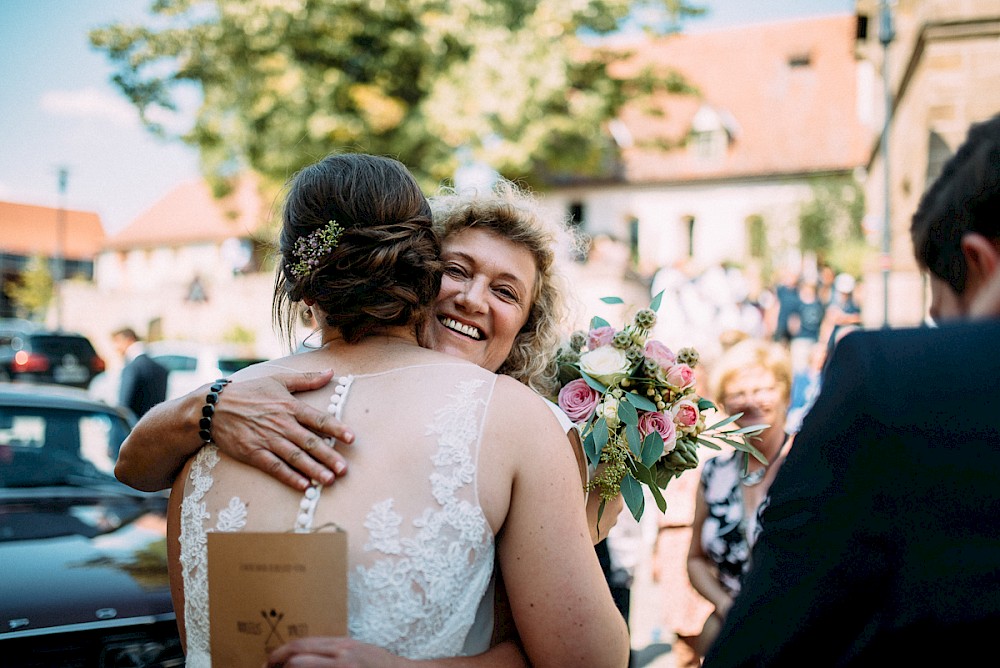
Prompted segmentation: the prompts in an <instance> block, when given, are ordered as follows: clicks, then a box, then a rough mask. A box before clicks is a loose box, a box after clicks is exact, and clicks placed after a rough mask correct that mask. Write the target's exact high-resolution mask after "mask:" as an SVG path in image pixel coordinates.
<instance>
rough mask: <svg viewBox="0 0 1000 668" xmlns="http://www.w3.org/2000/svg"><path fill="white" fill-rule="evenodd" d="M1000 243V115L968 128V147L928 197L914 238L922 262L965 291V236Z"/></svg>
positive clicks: (915, 220) (947, 165) (947, 167)
mask: <svg viewBox="0 0 1000 668" xmlns="http://www.w3.org/2000/svg"><path fill="white" fill-rule="evenodd" d="M969 232H975V233H977V234H981V235H983V236H984V237H986V238H988V239H990V240H994V241H995V240H1000V114H998V115H997V116H994V117H993V118H991V119H990V120H988V121H984V122H982V123H977V124H974V125H972V126H971V127H970V128H969V133H968V135H967V136H966V139H965V142H964V143H963V144H962V145H961V146H960V147H959V149H958V151H957V152H956V153H955V155H953V156H952V157H951V158H950V159H949V160H948V162H946V163H945V165H944V169H943V170H942V172H941V176H939V177H938V179H937V180H936V181H935V182H934V184H933V185H932V186H931V187H930V188H929V189H928V190H927V192H926V193H924V196H923V197H922V198H921V200H920V205H919V206H918V207H917V211H916V213H914V214H913V221H912V224H911V226H910V235H911V237H912V239H913V251H914V254H915V255H916V258H917V263H918V264H920V266H921V267H923V268H925V269H927V270H928V271H930V272H931V273H932V274H934V275H935V276H937V277H938V278H940V279H941V280H943V281H945V282H946V283H948V285H950V286H951V288H952V289H953V290H954V291H955V292H956V294H962V293H963V292H964V291H965V282H966V274H967V272H968V266H967V265H966V262H965V256H964V254H963V253H962V246H961V243H962V237H963V236H965V235H966V234H967V233H969Z"/></svg>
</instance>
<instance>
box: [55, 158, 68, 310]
mask: <svg viewBox="0 0 1000 668" xmlns="http://www.w3.org/2000/svg"><path fill="white" fill-rule="evenodd" d="M68 181H69V169H67V168H66V167H60V168H59V208H58V209H57V210H56V256H55V258H53V259H54V262H53V264H54V265H55V267H53V272H52V277H53V281H52V288H53V296H54V297H55V302H56V329H62V326H63V318H62V281H63V279H65V278H66V259H65V255H66V184H67V182H68Z"/></svg>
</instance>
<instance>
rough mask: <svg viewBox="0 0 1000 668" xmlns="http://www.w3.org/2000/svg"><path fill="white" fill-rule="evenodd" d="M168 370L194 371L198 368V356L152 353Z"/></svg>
mask: <svg viewBox="0 0 1000 668" xmlns="http://www.w3.org/2000/svg"><path fill="white" fill-rule="evenodd" d="M150 357H152V358H153V359H154V360H156V361H157V362H158V363H159V364H160V366H162V367H164V368H165V369H166V370H167V371H194V370H195V369H196V368H198V358H197V357H193V356H191V355H156V354H154V355H150Z"/></svg>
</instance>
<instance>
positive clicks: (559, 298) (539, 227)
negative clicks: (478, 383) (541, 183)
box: [425, 180, 580, 396]
mask: <svg viewBox="0 0 1000 668" xmlns="http://www.w3.org/2000/svg"><path fill="white" fill-rule="evenodd" d="M431 207H432V209H433V210H434V226H435V227H436V228H437V229H438V231H439V233H440V234H441V239H442V259H443V260H444V261H445V263H446V265H445V275H444V277H443V278H442V280H441V292H440V293H439V294H438V301H437V304H436V306H435V313H436V315H437V321H438V322H437V324H438V325H440V326H433V327H431V328H430V332H429V338H428V340H427V341H426V342H425V345H429V346H430V347H434V348H435V349H438V350H440V348H437V345H438V344H439V343H441V344H442V345H452V346H455V347H454V349H453V350H446V351H445V352H451V354H454V355H458V356H459V357H465V354H464V352H463V351H474V352H475V354H476V355H477V356H478V358H477V359H474V358H471V357H467V358H466V359H470V360H472V361H475V362H477V363H479V364H481V366H483V367H484V368H487V369H491V370H497V371H498V372H499V373H503V374H506V375H509V376H512V377H514V378H516V379H517V380H519V381H521V382H522V383H524V384H525V385H527V386H529V387H531V388H532V389H533V390H535V391H536V392H538V393H539V394H541V395H542V396H550V395H552V394H553V393H554V390H555V375H554V373H555V366H554V359H555V354H556V352H557V351H558V349H559V344H560V343H561V341H562V338H563V336H564V335H565V334H567V333H568V332H564V331H562V329H561V328H562V327H563V326H564V323H567V322H569V318H568V307H567V304H566V299H565V295H566V289H565V288H566V285H565V280H564V277H563V276H562V274H561V272H560V270H559V257H557V253H565V254H566V255H567V256H569V255H570V254H572V251H573V250H574V247H575V246H576V245H577V244H579V243H580V239H578V238H577V237H576V236H575V235H573V234H572V233H571V232H570V230H569V228H568V226H567V225H566V224H565V221H563V220H560V219H558V218H557V217H553V216H549V215H546V213H545V212H544V211H543V210H542V208H541V205H540V204H539V202H538V201H537V200H536V199H535V198H534V197H533V196H532V195H531V194H530V193H528V192H527V191H525V190H522V189H520V188H518V187H517V185H516V184H514V183H512V182H510V181H506V180H500V181H499V182H498V183H497V184H496V185H494V186H493V188H492V189H491V190H490V191H488V192H481V191H479V192H473V191H463V192H461V193H458V192H454V191H448V190H444V191H442V192H440V193H439V194H438V195H437V196H435V197H433V198H432V199H431ZM484 309H487V310H489V311H490V312H491V316H490V318H489V319H490V320H492V322H491V323H489V324H490V325H491V326H492V331H490V330H487V331H479V335H480V337H481V339H480V340H479V342H478V345H479V347H478V349H477V348H469V347H468V346H467V344H468V342H469V340H468V339H466V341H460V340H458V338H457V337H458V336H460V334H456V333H454V330H455V325H454V324H452V326H451V327H450V328H449V327H448V325H445V324H444V322H443V320H448V319H450V320H452V321H454V322H456V323H458V324H460V325H467V326H472V327H473V328H478V325H479V324H486V323H483V322H482V321H478V322H477V320H476V318H475V317H471V316H472V314H473V312H480V313H481V312H482V311H483V310H484ZM479 317H480V318H481V316H479ZM522 317H523V318H525V319H523V320H522ZM446 329H447V331H444V330H446ZM458 331H459V332H461V331H462V328H458ZM465 333H467V332H463V334H465ZM444 334H449V335H451V336H452V337H453V338H452V340H450V343H446V342H448V341H449V339H448V338H446V337H445V336H444ZM473 336H475V335H474V334H473Z"/></svg>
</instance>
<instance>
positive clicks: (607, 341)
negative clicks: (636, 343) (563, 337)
mask: <svg viewBox="0 0 1000 668" xmlns="http://www.w3.org/2000/svg"><path fill="white" fill-rule="evenodd" d="M613 338H615V328H614V327H611V326H604V327H595V328H594V329H592V330H590V333H589V334H587V350H597V349H598V348H600V347H601V346H608V345H611V339H613Z"/></svg>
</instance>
